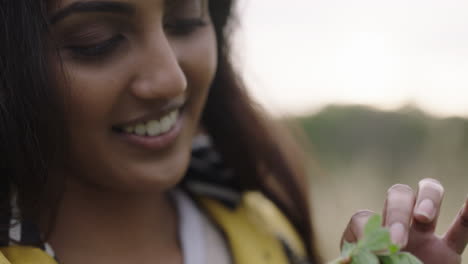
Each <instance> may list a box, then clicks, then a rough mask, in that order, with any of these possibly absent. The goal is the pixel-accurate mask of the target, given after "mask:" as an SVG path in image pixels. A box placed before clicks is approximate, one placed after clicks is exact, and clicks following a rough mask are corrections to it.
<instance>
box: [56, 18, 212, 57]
mask: <svg viewBox="0 0 468 264" xmlns="http://www.w3.org/2000/svg"><path fill="white" fill-rule="evenodd" d="M206 25H207V22H206V21H205V20H204V19H202V18H188V19H176V20H174V21H169V22H166V23H165V24H164V29H165V31H166V34H169V35H173V36H175V37H184V36H189V35H190V34H192V33H194V32H195V31H196V30H197V29H198V28H201V27H204V26H206ZM125 40H126V38H125V36H124V35H123V34H117V35H114V36H112V37H111V38H109V39H107V40H104V41H101V42H98V43H93V44H86V45H84V44H83V45H69V46H66V47H65V49H67V50H69V51H70V52H71V54H72V55H73V56H74V57H78V58H83V59H92V58H105V57H106V56H110V55H111V54H112V53H113V51H114V50H116V49H117V48H118V47H119V46H120V44H122V43H123V42H124V41H125Z"/></svg>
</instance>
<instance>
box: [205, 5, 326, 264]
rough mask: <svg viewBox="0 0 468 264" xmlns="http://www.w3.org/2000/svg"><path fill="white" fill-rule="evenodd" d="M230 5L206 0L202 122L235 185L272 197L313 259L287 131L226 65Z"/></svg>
mask: <svg viewBox="0 0 468 264" xmlns="http://www.w3.org/2000/svg"><path fill="white" fill-rule="evenodd" d="M233 4H234V1H233V0H214V1H210V12H211V17H212V20H213V23H214V26H215V30H216V35H217V39H218V71H217V73H216V76H215V80H214V82H213V84H212V87H211V90H210V93H209V96H208V100H207V104H206V106H205V110H204V114H203V117H202V123H203V126H204V128H205V129H207V131H208V134H210V136H211V137H212V139H213V141H214V144H215V146H216V147H217V149H218V150H219V151H220V152H221V155H222V156H223V158H224V160H225V162H226V163H227V164H228V165H229V166H230V167H232V168H234V172H235V174H236V175H238V177H239V181H240V183H241V184H242V185H243V186H244V187H245V188H251V189H254V190H261V191H262V192H263V193H264V194H265V195H266V196H268V197H269V198H270V199H272V200H273V201H275V203H276V204H277V205H278V206H279V207H280V208H281V209H282V210H283V211H284V212H285V213H286V215H287V216H288V217H289V218H290V219H291V220H292V222H293V224H294V225H295V226H296V228H297V229H298V231H299V234H300V235H301V236H302V238H303V240H304V241H305V243H306V246H307V250H308V253H309V257H310V260H311V261H312V262H313V263H318V262H319V257H318V254H317V251H316V249H315V245H314V243H313V232H312V228H311V220H310V208H309V204H308V195H307V184H306V175H305V174H306V173H305V171H304V169H303V165H304V163H302V160H301V158H300V152H299V151H298V149H297V147H296V146H295V145H294V142H293V140H291V139H290V138H289V136H288V135H287V133H285V131H282V130H281V129H280V128H279V127H278V126H277V125H276V124H274V123H273V122H272V121H271V120H270V119H269V118H268V117H267V116H266V115H265V114H264V113H263V112H262V111H261V108H260V107H259V106H258V105H257V104H256V103H255V102H253V101H252V100H251V99H250V97H249V95H248V93H247V91H246V89H245V86H244V84H243V83H242V80H241V79H240V78H239V77H238V75H237V74H236V72H235V69H234V68H233V65H232V63H231V59H232V58H231V57H230V55H231V49H230V42H229V41H228V40H229V39H228V37H229V36H230V33H232V31H231V30H232V29H233V28H232V27H233V26H234V24H232V23H233V22H234V21H233V20H232V17H231V15H232V14H233Z"/></svg>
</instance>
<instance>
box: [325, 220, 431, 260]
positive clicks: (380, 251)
mask: <svg viewBox="0 0 468 264" xmlns="http://www.w3.org/2000/svg"><path fill="white" fill-rule="evenodd" d="M381 223H382V217H381V216H379V215H374V216H372V217H371V218H370V219H369V221H368V222H367V224H366V226H365V227H364V237H363V238H362V239H361V240H359V242H357V243H348V242H346V241H345V242H344V243H343V247H342V249H341V257H339V258H338V259H336V260H334V261H332V262H330V263H329V264H423V263H422V262H421V261H420V260H419V259H417V258H416V257H415V256H413V255H411V254H410V253H407V252H401V251H400V247H399V246H397V245H395V244H393V243H392V242H391V240H390V232H389V231H388V229H386V228H384V227H382V226H381Z"/></svg>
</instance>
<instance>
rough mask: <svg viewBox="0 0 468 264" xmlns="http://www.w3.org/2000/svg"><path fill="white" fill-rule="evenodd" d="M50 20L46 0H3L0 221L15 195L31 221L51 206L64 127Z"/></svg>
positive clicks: (0, 18)
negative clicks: (51, 61)
mask: <svg viewBox="0 0 468 264" xmlns="http://www.w3.org/2000/svg"><path fill="white" fill-rule="evenodd" d="M47 21H48V19H47V12H46V8H45V6H44V3H43V1H38V0H21V1H16V0H0V219H9V218H8V215H5V214H11V210H9V207H10V200H11V199H12V197H13V196H14V197H15V200H16V202H17V204H18V206H19V208H20V209H21V218H23V219H30V220H31V221H35V220H38V216H39V214H43V212H44V210H45V209H47V208H44V205H51V204H52V203H51V200H52V199H51V197H52V196H51V194H52V193H53V192H49V191H48V189H49V188H48V186H51V184H50V183H51V182H53V180H52V179H51V176H50V174H49V173H48V172H49V168H50V167H51V164H53V163H54V161H55V159H56V158H57V157H59V156H60V151H61V149H62V148H63V147H64V144H62V141H63V142H64V139H65V133H64V127H65V126H64V122H63V120H64V119H63V114H62V111H60V109H61V107H60V103H59V102H60V99H59V97H58V95H57V94H55V91H56V89H52V85H53V83H54V82H53V81H52V80H51V79H53V76H52V75H51V72H48V71H50V67H49V65H48V44H47V39H48V32H47V29H48V22H47ZM18 217H19V216H18ZM0 224H3V223H0ZM8 224H9V223H7V225H6V226H5V225H3V226H0V233H4V232H7V231H8V230H6V229H7V228H8ZM0 237H4V236H0ZM0 242H2V241H0Z"/></svg>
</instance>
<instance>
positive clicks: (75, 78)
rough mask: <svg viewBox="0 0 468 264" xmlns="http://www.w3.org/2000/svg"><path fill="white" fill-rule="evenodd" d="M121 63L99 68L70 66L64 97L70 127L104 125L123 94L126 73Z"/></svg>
mask: <svg viewBox="0 0 468 264" xmlns="http://www.w3.org/2000/svg"><path fill="white" fill-rule="evenodd" d="M121 68H124V67H122V66H121V64H114V65H112V66H106V67H101V68H99V69H94V68H86V67H80V66H72V67H70V70H69V72H70V74H69V82H68V84H69V85H68V87H67V88H68V89H66V91H65V93H66V94H65V95H64V97H65V98H66V99H65V100H66V102H67V111H68V112H69V115H68V116H69V121H71V122H75V123H71V126H72V127H73V126H75V125H77V124H80V126H84V127H86V126H87V124H88V125H89V124H94V123H99V124H100V125H109V124H107V123H106V121H108V118H109V116H111V114H112V112H113V111H114V110H113V108H114V107H115V106H116V105H117V104H116V102H117V101H118V100H119V97H121V96H122V93H123V85H124V84H125V79H126V74H125V71H124V70H122V69H121Z"/></svg>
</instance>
